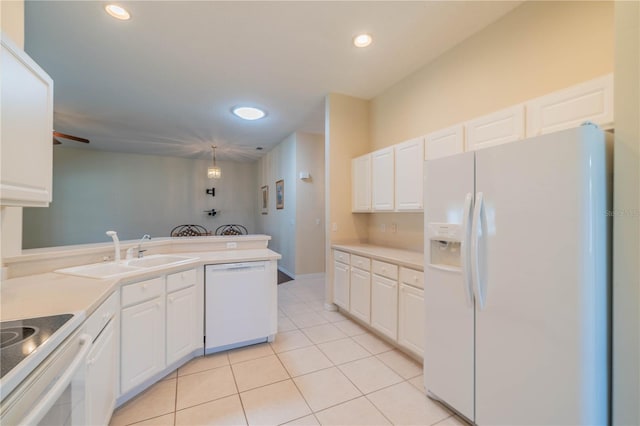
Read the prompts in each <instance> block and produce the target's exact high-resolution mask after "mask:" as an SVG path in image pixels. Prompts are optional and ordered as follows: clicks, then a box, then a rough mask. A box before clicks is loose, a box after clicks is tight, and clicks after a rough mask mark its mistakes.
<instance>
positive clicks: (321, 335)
mask: <svg viewBox="0 0 640 426" xmlns="http://www.w3.org/2000/svg"><path fill="white" fill-rule="evenodd" d="M302 332H303V333H304V334H306V335H307V337H308V338H309V340H311V341H312V342H313V343H315V344H316V345H317V344H319V343H325V342H330V341H332V340H338V339H343V338H345V337H347V335H346V334H344V333H343V332H342V331H340V330H339V329H338V328H337V327H335V326H334V325H333V324H320V325H316V326H313V327H309V328H305V329H303V330H302Z"/></svg>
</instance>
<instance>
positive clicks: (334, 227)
mask: <svg viewBox="0 0 640 426" xmlns="http://www.w3.org/2000/svg"><path fill="white" fill-rule="evenodd" d="M331 230H332V231H333V232H338V224H337V223H335V222H333V223H332V224H331Z"/></svg>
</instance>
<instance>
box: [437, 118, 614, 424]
mask: <svg viewBox="0 0 640 426" xmlns="http://www.w3.org/2000/svg"><path fill="white" fill-rule="evenodd" d="M604 154H605V143H604V136H603V134H602V132H601V131H600V130H599V129H597V128H595V127H593V126H583V127H580V128H577V129H571V130H567V131H563V132H558V133H553V134H549V135H545V136H540V137H536V138H532V139H528V140H525V141H519V142H514V143H511V144H505V145H501V146H498V147H494V148H488V149H485V150H481V151H477V152H476V191H477V192H478V193H480V192H481V193H483V198H484V209H485V212H484V213H485V214H486V225H483V226H480V227H475V226H474V229H476V228H478V229H480V231H479V232H481V233H483V235H482V236H481V239H484V240H485V242H486V253H484V254H483V256H480V262H483V263H484V264H483V265H480V268H481V269H483V268H486V269H484V270H485V271H486V274H482V275H485V276H484V277H483V278H481V279H486V282H481V286H482V289H483V291H484V294H483V298H484V306H483V309H482V310H478V311H477V312H476V418H475V420H476V423H477V424H478V425H480V426H484V425H506V424H508V425H560V424H562V425H572V424H594V425H595V424H607V359H606V358H607V273H606V270H607V264H606V261H607V256H606V247H607V239H606V233H607V231H606V222H605V215H606V213H605V210H606V208H607V207H606V171H605V155H604ZM476 201H477V200H476ZM432 297H435V295H432ZM434 303H435V302H434Z"/></svg>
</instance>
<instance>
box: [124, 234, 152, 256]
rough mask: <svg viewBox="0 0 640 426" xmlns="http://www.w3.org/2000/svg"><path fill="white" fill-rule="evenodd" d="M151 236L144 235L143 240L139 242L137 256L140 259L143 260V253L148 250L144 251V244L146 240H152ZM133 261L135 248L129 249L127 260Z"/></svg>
mask: <svg viewBox="0 0 640 426" xmlns="http://www.w3.org/2000/svg"><path fill="white" fill-rule="evenodd" d="M150 239H151V236H150V235H149V234H144V235H143V236H142V238H140V241H138V248H137V250H136V254H137V257H138V259H139V258H141V257H142V256H143V253H144V252H145V251H146V250H142V243H143V242H144V240H150ZM130 259H133V247H129V248H128V249H127V260H130Z"/></svg>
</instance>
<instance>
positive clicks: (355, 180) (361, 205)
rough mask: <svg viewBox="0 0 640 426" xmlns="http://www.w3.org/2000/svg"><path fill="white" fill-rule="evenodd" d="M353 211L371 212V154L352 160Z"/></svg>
mask: <svg viewBox="0 0 640 426" xmlns="http://www.w3.org/2000/svg"><path fill="white" fill-rule="evenodd" d="M351 210H352V211H353V212H370V211H371V154H367V155H363V156H362V157H358V158H354V159H353V160H351Z"/></svg>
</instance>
